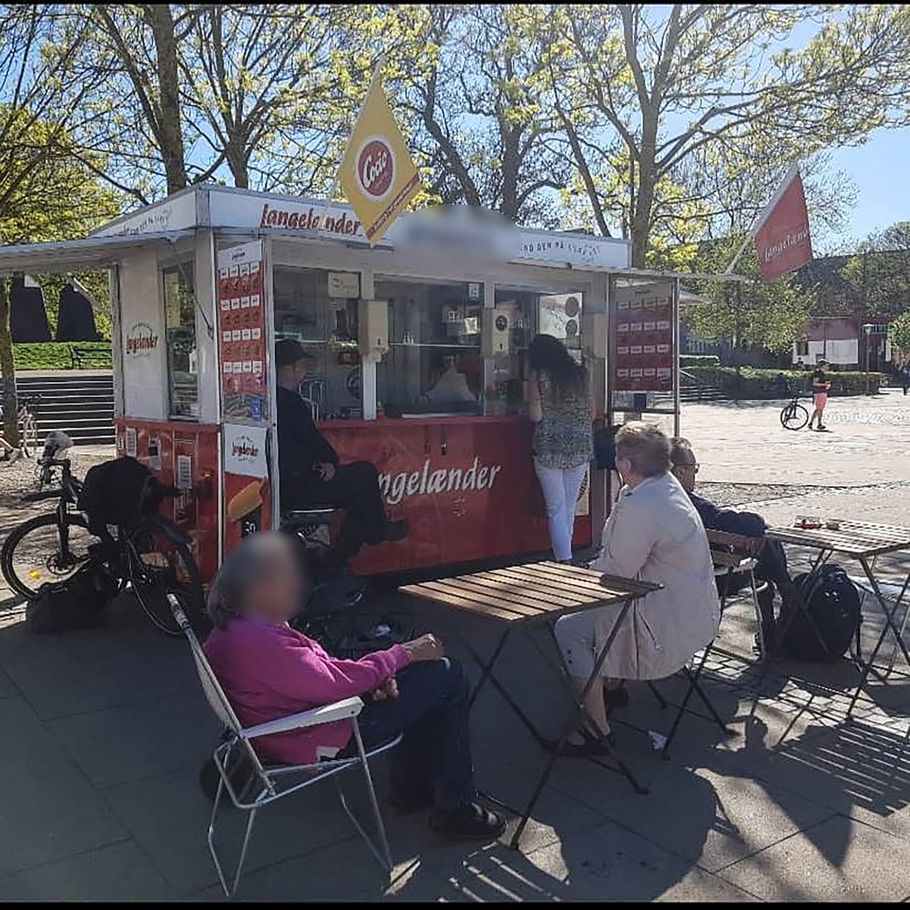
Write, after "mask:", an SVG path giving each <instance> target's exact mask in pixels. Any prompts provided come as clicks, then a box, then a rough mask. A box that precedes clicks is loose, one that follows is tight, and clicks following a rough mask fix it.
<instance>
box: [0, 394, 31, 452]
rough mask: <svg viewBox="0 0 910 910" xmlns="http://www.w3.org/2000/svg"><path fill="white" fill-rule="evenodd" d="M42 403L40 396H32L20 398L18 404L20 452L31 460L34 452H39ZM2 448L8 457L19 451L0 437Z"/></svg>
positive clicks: (0, 409)
mask: <svg viewBox="0 0 910 910" xmlns="http://www.w3.org/2000/svg"><path fill="white" fill-rule="evenodd" d="M40 401H41V396H40V395H31V396H28V397H22V398H19V402H18V411H17V417H18V423H19V446H18V452H19V453H21V454H22V455H24V456H25V457H26V458H31V455H32V452H37V451H38V417H37V411H38V404H39V403H40ZM2 420H3V406H2V405H0V421H2ZM0 447H2V448H3V449H4V451H5V452H6V454H7V456H10V455H12V454H13V453H15V452H16V451H17V447H16V446H14V445H12V443H10V442H9V441H7V440H6V439H4V438H3V437H2V436H0Z"/></svg>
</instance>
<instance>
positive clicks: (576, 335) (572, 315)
mask: <svg viewBox="0 0 910 910" xmlns="http://www.w3.org/2000/svg"><path fill="white" fill-rule="evenodd" d="M495 300H496V307H497V309H503V310H506V311H507V312H508V314H509V323H510V325H511V327H512V338H511V354H510V356H509V357H508V358H506V359H504V360H502V361H500V362H497V363H496V364H495V366H494V373H493V388H494V389H495V398H496V399H497V400H498V401H499V402H500V403H501V404H500V409H501V410H502V409H504V410H505V411H506V412H507V413H510V414H514V413H518V412H519V411H520V410H521V407H522V398H523V395H524V389H523V382H524V375H525V363H524V360H525V351H526V350H527V348H528V345H529V344H530V343H531V339H532V338H533V337H534V336H535V335H536V334H538V333H542V334H545V335H553V336H554V337H555V338H558V339H559V340H560V341H562V342H563V343H564V344H565V345H566V347H567V348H568V349H569V351H570V353H571V354H572V356H573V357H575V358H576V359H578V360H579V361H580V359H581V309H582V294H581V292H578V291H571V292H567V291H553V292H545V291H531V290H526V289H521V288H504V287H499V288H497V289H496V295H495ZM489 397H490V398H492V397H493V394H492V392H491V393H490V395H489ZM503 402H504V404H502V403H503Z"/></svg>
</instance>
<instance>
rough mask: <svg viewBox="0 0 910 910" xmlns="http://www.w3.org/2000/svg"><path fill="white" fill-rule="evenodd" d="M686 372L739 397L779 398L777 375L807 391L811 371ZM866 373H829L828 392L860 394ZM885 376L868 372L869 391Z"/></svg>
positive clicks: (744, 369) (719, 369) (693, 368)
mask: <svg viewBox="0 0 910 910" xmlns="http://www.w3.org/2000/svg"><path fill="white" fill-rule="evenodd" d="M685 371H686V372H687V373H689V374H690V375H691V376H693V377H695V378H696V379H697V380H698V381H699V382H702V383H704V384H705V385H713V386H717V387H719V388H721V389H724V390H725V391H729V392H731V393H733V394H735V395H736V396H737V397H739V398H782V397H784V395H785V394H786V393H785V392H783V391H782V390H781V388H780V377H781V375H783V376H785V377H786V379H787V381H788V382H789V383H790V387H791V388H794V389H797V388H798V389H801V390H802V391H803V392H804V393H805V394H807V395H808V394H809V389H810V385H811V382H810V379H809V377H810V373H808V372H805V371H802V370H759V369H756V368H754V367H742V368H741V369H740V373H739V378H738V379H737V375H736V370H735V369H734V368H733V367H711V366H704V367H702V366H691V367H685ZM866 376H867V374H866V373H863V372H860V371H844V372H835V371H830V372H829V373H828V379H829V380H830V382H831V389H830V390H829V394H830V395H862V394H864V393H865V391H866ZM886 379H887V377H886V376H885V374H884V373H869V374H868V380H869V390H870V391H871V392H878V390H879V389H880V388H881V386H882V385H883V384H884V383H885V380H886Z"/></svg>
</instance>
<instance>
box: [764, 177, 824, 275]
mask: <svg viewBox="0 0 910 910" xmlns="http://www.w3.org/2000/svg"><path fill="white" fill-rule="evenodd" d="M752 237H753V238H754V240H755V252H756V254H757V255H758V267H759V269H760V271H761V274H762V278H766V279H771V278H780V276H781V275H786V274H787V272H792V271H795V270H796V269H798V268H800V267H801V266H804V265H806V264H807V263H809V262H811V261H812V237H811V236H810V234H809V213H808V212H807V211H806V196H805V194H804V193H803V181H802V178H801V177H800V175H799V167H798V166H797V165H795V164H794V165H793V167H791V168H790V170H789V171H787V176H786V177H784V181H783V183H781V185H780V186H779V187H778V189H777V192H776V193H775V194H774V196H773V198H772V199H771V201H770V202H769V203H768V205H767V206H766V207H765V210H764V212H762V215H761V218H759V220H758V222H757V223H756V225H755V227H753V228H752Z"/></svg>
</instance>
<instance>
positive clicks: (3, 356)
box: [0, 278, 19, 448]
mask: <svg viewBox="0 0 910 910" xmlns="http://www.w3.org/2000/svg"><path fill="white" fill-rule="evenodd" d="M0 377H2V385H3V438H4V439H6V441H7V442H8V443H9V444H10V445H11V446H15V447H16V448H18V447H19V403H18V402H17V401H16V367H15V365H14V363H13V337H12V335H11V334H10V330H9V285H8V284H7V281H6V279H5V278H3V279H0Z"/></svg>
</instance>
